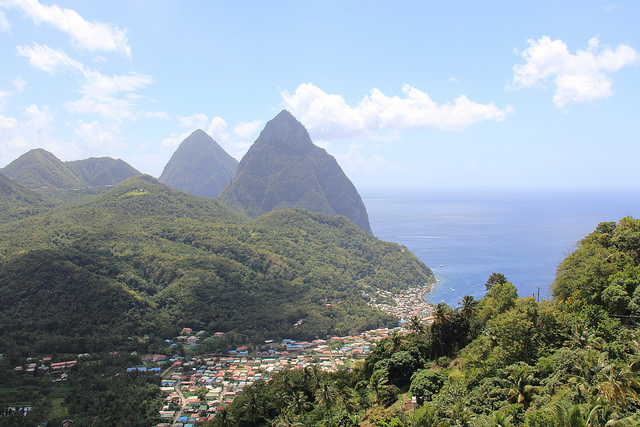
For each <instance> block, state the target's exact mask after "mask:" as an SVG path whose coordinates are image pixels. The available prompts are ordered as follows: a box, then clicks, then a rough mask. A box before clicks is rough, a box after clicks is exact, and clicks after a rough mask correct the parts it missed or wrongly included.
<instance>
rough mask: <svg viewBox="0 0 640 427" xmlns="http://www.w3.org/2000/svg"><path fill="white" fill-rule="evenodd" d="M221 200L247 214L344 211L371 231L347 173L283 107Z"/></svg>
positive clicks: (243, 161) (358, 223) (245, 159)
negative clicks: (275, 211) (315, 143)
mask: <svg viewBox="0 0 640 427" xmlns="http://www.w3.org/2000/svg"><path fill="white" fill-rule="evenodd" d="M220 199H221V200H222V201H223V202H224V203H226V204H227V205H228V206H230V207H232V208H234V209H237V210H239V211H242V212H244V213H246V214H248V215H249V216H260V215H263V214H266V213H268V212H271V211H274V210H279V209H289V208H301V209H307V210H310V211H313V212H319V213H323V214H326V215H343V216H346V217H347V218H349V219H350V220H351V221H353V222H354V223H355V224H356V225H358V226H359V227H360V228H362V229H364V230H365V231H367V232H369V233H371V228H370V226H369V218H368V216H367V211H366V208H365V206H364V203H363V202H362V199H361V198H360V195H359V194H358V192H357V190H356V189H355V187H354V186H353V184H352V183H351V181H350V180H349V178H347V176H346V175H345V174H344V172H343V171H342V169H341V168H340V166H339V165H338V163H337V162H336V160H335V159H334V158H333V156H331V155H329V154H328V153H327V152H326V151H325V150H324V149H322V148H319V147H317V146H315V145H314V144H313V142H312V141H311V137H310V136H309V133H308V132H307V130H306V129H305V127H304V126H303V125H302V123H300V122H299V121H298V120H297V119H296V118H295V117H293V115H291V113H289V112H288V111H287V110H283V111H281V112H280V113H279V114H278V115H277V116H276V117H274V118H273V119H272V120H270V121H269V122H268V123H267V124H266V126H265V127H264V129H263V130H262V132H260V136H258V139H256V141H255V142H254V143H253V145H252V146H251V148H249V151H248V152H247V154H245V156H244V157H243V158H242V161H240V165H239V166H238V171H237V173H236V176H235V178H234V180H233V181H232V182H231V184H230V185H229V186H227V187H226V188H225V189H224V190H223V192H222V194H221V195H220Z"/></svg>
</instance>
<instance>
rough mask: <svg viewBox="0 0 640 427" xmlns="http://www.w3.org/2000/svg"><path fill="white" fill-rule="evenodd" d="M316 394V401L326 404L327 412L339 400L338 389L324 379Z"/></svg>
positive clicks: (319, 403)
mask: <svg viewBox="0 0 640 427" xmlns="http://www.w3.org/2000/svg"><path fill="white" fill-rule="evenodd" d="M315 394H316V403H317V404H318V405H321V406H324V408H325V410H326V411H327V412H329V411H330V410H331V408H332V407H333V406H334V405H335V404H336V402H337V401H338V391H337V390H336V389H335V387H334V386H333V385H332V384H330V383H329V382H328V381H322V382H321V383H320V385H319V387H318V388H317V389H316V393H315Z"/></svg>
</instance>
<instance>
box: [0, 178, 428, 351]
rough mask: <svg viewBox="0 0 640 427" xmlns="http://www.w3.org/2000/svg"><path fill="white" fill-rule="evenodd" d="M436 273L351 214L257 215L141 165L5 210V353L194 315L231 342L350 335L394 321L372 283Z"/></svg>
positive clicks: (139, 332) (170, 331)
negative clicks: (42, 202) (90, 190)
mask: <svg viewBox="0 0 640 427" xmlns="http://www.w3.org/2000/svg"><path fill="white" fill-rule="evenodd" d="M432 280H433V275H432V273H431V271H430V270H429V269H428V268H427V267H426V266H425V265H424V264H423V263H422V262H420V261H419V260H418V259H417V258H416V257H415V256H413V255H412V254H411V253H410V252H409V251H407V250H406V249H404V248H402V247H401V246H399V245H397V244H394V243H386V242H381V241H379V240H377V239H375V238H374V237H372V236H371V235H369V234H368V233H366V232H364V231H362V230H361V229H360V228H358V227H356V226H355V225H353V224H352V223H351V222H350V221H349V220H347V219H346V218H343V217H327V216H325V215H321V214H316V213H310V212H308V211H303V210H289V211H278V212H273V213H271V214H269V215H266V216H264V217H262V218H257V219H248V218H247V217H245V216H242V215H240V214H238V213H236V212H234V211H232V210H230V209H228V208H227V207H225V206H224V205H223V204H221V203H220V202H218V201H216V200H212V199H205V198H200V197H197V196H192V195H188V194H186V193H182V192H179V191H176V190H172V189H170V188H169V187H166V186H164V185H162V184H160V183H158V182H157V181H156V180H155V179H153V178H151V177H135V178H131V179H129V180H127V181H125V182H124V183H122V184H120V185H118V186H116V187H114V188H113V189H112V190H110V191H109V192H107V193H105V194H102V195H99V196H97V197H95V198H94V199H93V200H92V201H90V202H86V203H76V204H63V205H59V206H57V207H51V208H43V211H42V212H41V213H39V214H36V215H31V216H28V217H26V218H19V219H16V220H7V221H3V222H1V223H0V295H2V301H3V304H2V305H1V306H0V353H2V354H4V355H5V356H8V357H12V358H15V357H20V356H26V355H29V354H31V353H33V352H37V353H58V352H65V351H68V350H67V349H70V348H71V349H73V350H72V351H77V352H96V351H102V350H105V349H111V348H117V346H118V345H124V346H128V345H129V344H128V343H129V342H130V340H131V339H130V337H132V336H133V337H135V336H138V337H142V336H144V335H148V336H149V337H150V340H151V342H153V341H154V340H161V339H164V338H170V337H175V336H176V335H178V333H179V332H180V330H181V329H182V328H183V327H190V328H192V329H194V330H205V331H208V332H209V333H211V334H212V333H213V332H216V331H221V332H226V333H227V336H226V339H225V341H224V342H223V343H221V344H220V345H221V346H224V348H219V350H227V349H228V347H229V346H231V345H238V344H246V343H256V342H262V341H264V340H265V339H278V338H285V337H287V338H304V339H307V338H314V337H324V336H327V335H329V334H331V335H333V334H335V335H342V334H347V333H351V332H356V331H362V330H365V329H371V328H376V327H380V326H385V325H393V324H395V322H396V319H394V318H393V316H390V315H387V314H384V313H381V312H379V311H378V310H375V309H373V308H371V307H369V306H368V305H367V300H368V297H367V296H366V293H367V292H368V291H369V290H370V289H371V288H372V287H374V288H381V289H393V288H396V289H399V288H405V287H407V286H411V285H422V284H425V283H429V282H430V281H432ZM216 349H217V348H216V347H215V346H209V348H208V350H216Z"/></svg>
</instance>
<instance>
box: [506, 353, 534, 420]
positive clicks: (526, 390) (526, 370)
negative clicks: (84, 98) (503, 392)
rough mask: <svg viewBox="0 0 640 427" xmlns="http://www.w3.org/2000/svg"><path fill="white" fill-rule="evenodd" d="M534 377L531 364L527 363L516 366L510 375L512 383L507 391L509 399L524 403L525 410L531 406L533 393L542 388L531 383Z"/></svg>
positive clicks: (509, 378) (509, 379)
mask: <svg viewBox="0 0 640 427" xmlns="http://www.w3.org/2000/svg"><path fill="white" fill-rule="evenodd" d="M534 377H535V376H534V375H533V372H531V368H530V366H529V365H526V364H523V365H519V366H516V368H515V369H514V370H513V372H511V374H510V375H509V377H508V381H509V383H510V385H511V387H510V388H509V390H508V391H507V392H508V394H509V399H511V400H514V401H515V402H516V403H522V404H523V405H524V408H525V410H526V409H527V408H528V407H529V404H530V403H531V400H532V399H533V395H534V394H535V393H537V392H538V390H539V388H540V387H538V386H534V385H532V384H531V383H532V382H533V380H534Z"/></svg>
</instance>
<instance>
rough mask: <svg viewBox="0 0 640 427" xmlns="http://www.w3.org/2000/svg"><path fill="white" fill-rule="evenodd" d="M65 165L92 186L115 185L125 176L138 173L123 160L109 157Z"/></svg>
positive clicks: (93, 158)
mask: <svg viewBox="0 0 640 427" xmlns="http://www.w3.org/2000/svg"><path fill="white" fill-rule="evenodd" d="M65 165H66V166H67V167H68V168H69V169H71V171H72V172H74V173H75V174H76V176H78V177H79V178H81V179H83V180H85V181H86V182H87V183H88V184H89V185H90V186H92V187H100V186H105V185H115V184H117V183H119V182H122V181H124V180H125V179H127V178H131V177H132V176H136V175H140V172H138V171H137V170H136V169H135V168H133V167H132V166H131V165H129V164H128V163H127V162H125V161H124V160H121V159H112V158H111V157H91V158H89V159H84V160H74V161H71V162H65Z"/></svg>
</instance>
